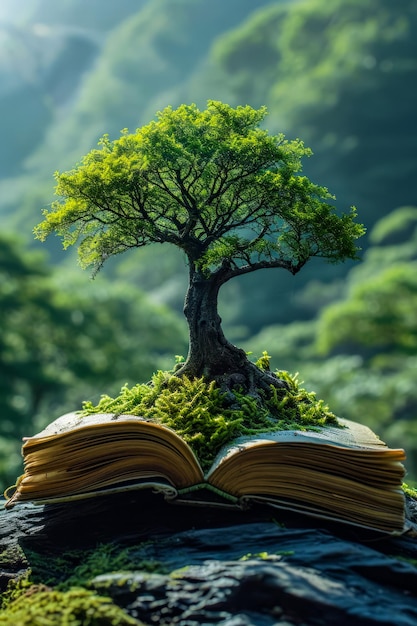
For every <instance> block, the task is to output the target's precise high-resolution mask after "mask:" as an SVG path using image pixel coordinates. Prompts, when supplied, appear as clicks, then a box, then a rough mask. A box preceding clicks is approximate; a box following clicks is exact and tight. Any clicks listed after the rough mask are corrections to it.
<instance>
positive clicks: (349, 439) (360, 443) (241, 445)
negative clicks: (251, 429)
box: [206, 418, 388, 479]
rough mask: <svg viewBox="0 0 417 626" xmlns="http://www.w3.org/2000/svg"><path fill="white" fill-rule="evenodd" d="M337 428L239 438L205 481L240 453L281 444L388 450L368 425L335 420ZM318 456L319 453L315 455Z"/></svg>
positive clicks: (289, 431) (223, 452) (225, 450)
mask: <svg viewBox="0 0 417 626" xmlns="http://www.w3.org/2000/svg"><path fill="white" fill-rule="evenodd" d="M338 422H339V423H340V426H341V427H340V428H338V427H335V426H326V427H317V428H316V429H314V430H308V431H303V430H277V431H272V432H267V433H259V434H257V435H251V436H243V437H238V438H237V439H235V440H234V441H232V442H231V443H230V444H227V445H226V446H224V447H223V448H222V450H221V451H220V453H219V454H218V455H217V457H216V459H215V461H214V463H213V465H212V467H211V469H210V471H209V472H208V474H207V476H206V478H207V479H209V478H210V476H211V475H212V474H213V472H214V471H216V470H217V468H218V467H219V465H220V464H222V463H224V462H225V461H226V460H227V459H228V458H230V457H231V456H233V455H235V454H239V452H241V451H243V450H246V449H248V448H252V447H258V446H263V445H269V444H270V443H283V444H311V445H313V446H314V445H317V444H318V445H320V444H322V445H324V444H325V445H328V446H335V447H340V448H350V449H364V450H388V446H387V445H386V444H385V443H384V442H383V441H381V439H380V438H379V437H378V436H377V435H376V434H375V433H374V432H373V431H372V430H371V429H370V428H368V427H367V426H364V425H363V424H358V423H357V422H352V421H350V420H346V419H342V418H338ZM317 454H319V453H317Z"/></svg>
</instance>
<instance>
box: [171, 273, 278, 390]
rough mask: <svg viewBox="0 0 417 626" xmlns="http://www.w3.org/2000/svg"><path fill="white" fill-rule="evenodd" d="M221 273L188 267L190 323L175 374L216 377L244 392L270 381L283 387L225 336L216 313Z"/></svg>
mask: <svg viewBox="0 0 417 626" xmlns="http://www.w3.org/2000/svg"><path fill="white" fill-rule="evenodd" d="M224 282H226V279H225V276H224V274H222V273H221V272H218V273H217V274H215V275H211V276H210V277H208V278H207V277H205V276H204V275H203V274H202V273H201V272H199V271H198V270H196V269H195V268H191V270H190V283H189V287H188V291H187V295H186V298H185V305H184V315H185V317H186V319H187V322H188V327H189V351H188V356H187V360H186V361H185V363H184V365H183V366H182V367H181V368H180V369H179V370H178V371H177V372H176V374H177V375H178V376H183V375H186V376H189V377H201V376H204V377H205V378H207V379H208V380H215V381H216V382H217V383H218V384H219V385H220V386H221V387H222V388H224V389H229V390H230V389H233V387H240V388H241V389H243V390H244V391H245V392H246V393H248V394H251V395H257V390H259V389H266V390H268V389H269V386H270V385H274V386H276V387H286V386H287V385H286V383H285V382H284V381H282V380H280V379H279V378H278V377H277V376H275V374H273V373H272V372H268V371H264V370H261V369H259V368H258V367H256V365H254V363H251V362H250V361H249V360H248V358H247V356H246V353H245V351H244V350H242V349H241V348H237V347H236V346H234V345H233V344H231V343H230V342H229V341H228V340H227V339H226V337H225V335H224V333H223V330H222V326H221V322H222V320H221V317H220V315H219V313H218V295H219V290H220V287H221V286H222V284H223V283H224Z"/></svg>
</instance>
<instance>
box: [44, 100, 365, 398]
mask: <svg viewBox="0 0 417 626" xmlns="http://www.w3.org/2000/svg"><path fill="white" fill-rule="evenodd" d="M265 115H266V109H265V108H261V109H259V110H255V109H253V108H251V107H249V106H244V107H243V106H238V107H237V108H232V107H230V106H228V105H226V104H223V103H221V102H216V101H209V102H208V106H207V109H206V110H204V111H200V110H199V109H198V108H197V107H196V106H195V105H181V106H180V107H179V108H178V109H176V110H173V109H172V108H170V107H168V108H166V109H164V110H163V111H162V112H161V113H159V114H158V119H157V120H156V121H153V122H151V123H150V124H148V125H146V126H144V127H142V128H140V129H138V130H137V131H136V132H135V133H133V134H129V133H128V132H127V131H125V132H123V134H122V136H121V137H120V138H119V139H117V140H114V141H110V140H109V139H108V137H106V136H105V137H104V138H103V139H102V140H101V142H100V147H99V148H98V149H95V150H92V151H91V152H89V153H88V154H87V155H86V156H85V157H84V159H83V160H82V162H81V163H80V164H79V165H78V166H77V167H76V168H75V169H73V170H71V171H69V172H65V173H61V174H59V173H58V174H57V175H56V177H57V181H58V185H57V190H56V191H57V194H58V195H59V196H60V198H59V199H58V200H57V201H55V203H54V204H53V205H52V208H51V209H47V210H45V211H44V221H43V222H41V223H40V224H39V225H38V227H37V228H36V231H35V232H36V235H37V236H38V237H39V238H40V239H44V238H45V237H47V236H48V235H49V234H50V233H53V232H57V233H58V234H59V235H60V236H61V237H62V238H63V241H64V246H65V247H68V246H70V245H73V244H75V243H79V254H80V259H81V262H82V264H83V265H85V266H88V265H92V266H93V267H94V268H95V270H98V269H99V268H100V267H101V266H102V265H103V263H104V262H105V260H106V259H108V258H109V257H112V256H114V255H116V254H119V253H121V252H125V251H127V250H129V249H132V248H140V247H143V246H146V245H148V244H151V243H159V244H163V243H170V244H173V245H174V246H177V247H178V248H180V249H181V250H182V251H183V252H184V254H185V256H186V258H187V262H188V266H189V289H188V292H187V296H186V301H185V308H184V312H185V315H186V318H187V321H188V325H189V330H190V347H189V353H188V358H187V361H186V363H185V364H184V366H183V367H182V368H181V370H180V372H181V373H182V374H184V373H187V374H189V375H193V376H200V375H205V376H207V377H208V378H214V379H219V378H222V377H223V376H226V377H227V379H228V381H229V382H230V380H232V379H234V380H237V381H239V384H243V386H245V387H246V388H248V389H249V388H251V387H252V384H253V378H254V372H253V368H252V369H251V368H250V365H252V364H249V362H248V361H247V359H246V356H245V353H244V352H243V351H242V350H239V349H237V348H236V347H235V346H232V345H231V344H230V343H229V342H228V341H227V340H226V338H225V337H224V335H223V332H222V330H221V320H220V318H219V316H218V313H217V297H218V292H219V289H220V287H221V286H222V285H223V284H224V283H226V282H227V281H228V280H230V279H231V278H233V277H236V276H240V275H243V274H248V273H251V272H254V271H257V270H259V269H266V268H281V269H286V270H288V271H289V272H291V273H292V274H296V273H297V272H298V271H299V270H300V269H301V268H302V267H303V266H304V265H305V263H306V262H307V261H308V260H309V259H310V258H312V257H323V258H325V259H327V260H328V261H331V262H339V261H343V260H345V259H347V258H356V256H357V247H356V245H355V242H356V239H357V238H358V237H359V236H360V235H361V234H362V233H363V228H362V226H360V225H359V224H357V223H355V221H354V218H355V215H356V212H355V210H354V209H353V208H352V209H351V210H350V212H349V213H347V214H342V215H341V216H339V215H337V213H336V211H335V209H334V207H333V205H332V203H331V200H332V196H331V195H330V194H329V192H328V191H327V189H325V188H324V187H320V186H318V185H315V184H314V183H312V182H311V181H310V180H309V179H308V178H306V177H305V176H301V175H299V172H300V170H301V160H302V158H303V157H305V156H309V155H310V150H309V149H308V148H305V147H304V145H303V143H302V142H301V141H299V140H294V141H288V140H286V139H285V138H284V136H283V135H282V134H280V135H270V134H269V133H268V132H267V131H266V130H263V129H262V128H260V124H261V122H262V121H263V120H264V118H265ZM249 370H250V371H249ZM255 377H256V376H255ZM258 383H259V381H258ZM269 384H271V381H270V380H268V386H269ZM261 386H262V385H261Z"/></svg>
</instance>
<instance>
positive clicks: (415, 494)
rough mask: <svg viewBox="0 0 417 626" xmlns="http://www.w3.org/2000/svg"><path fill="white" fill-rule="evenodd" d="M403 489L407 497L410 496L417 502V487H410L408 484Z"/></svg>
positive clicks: (404, 484) (403, 485)
mask: <svg viewBox="0 0 417 626" xmlns="http://www.w3.org/2000/svg"><path fill="white" fill-rule="evenodd" d="M402 488H403V491H404V493H405V494H406V495H407V496H410V498H414V500H417V489H416V488H415V487H411V486H410V485H407V483H403V484H402Z"/></svg>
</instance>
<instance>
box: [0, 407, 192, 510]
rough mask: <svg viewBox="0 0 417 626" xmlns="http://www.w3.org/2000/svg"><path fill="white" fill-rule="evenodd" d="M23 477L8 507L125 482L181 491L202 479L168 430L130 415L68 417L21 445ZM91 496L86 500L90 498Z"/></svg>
mask: <svg viewBox="0 0 417 626" xmlns="http://www.w3.org/2000/svg"><path fill="white" fill-rule="evenodd" d="M22 451H23V455H24V467H25V472H24V474H23V476H22V477H20V479H19V480H18V483H17V485H16V490H15V492H14V494H13V496H12V498H11V500H10V501H9V502H8V505H9V507H10V506H13V504H14V503H15V502H17V501H21V500H37V501H40V500H45V499H50V498H67V497H68V496H77V495H78V494H81V493H82V494H86V493H89V494H96V492H98V491H100V490H102V489H106V490H109V489H114V488H118V486H119V485H122V489H121V490H123V489H124V486H123V485H126V482H128V481H129V482H137V483H140V482H141V481H143V480H144V479H146V480H147V481H148V482H149V481H151V482H154V483H158V482H159V483H160V484H162V485H164V484H165V483H166V482H168V483H169V484H170V485H171V486H172V487H174V488H178V489H181V488H185V487H187V486H190V485H193V484H195V483H200V482H202V481H203V480H204V476H203V472H202V470H201V467H200V465H199V462H198V460H197V458H196V456H195V455H194V453H193V452H192V450H191V448H190V447H189V446H188V445H187V444H186V443H185V442H184V441H183V440H182V439H181V437H179V436H178V435H177V434H176V433H175V432H174V431H173V430H171V429H169V428H166V427H165V426H162V425H160V424H155V423H154V422H151V421H149V420H146V419H144V418H141V417H136V416H132V415H121V416H118V417H115V416H114V415H113V414H103V413H102V414H94V415H89V416H86V417H80V415H79V414H78V413H69V414H67V415H63V416H62V417H60V418H58V419H57V420H55V422H52V423H51V424H50V425H49V426H47V427H46V428H45V429H44V430H43V431H41V432H40V433H38V434H37V435H35V436H34V437H26V438H25V439H24V444H23V448H22ZM90 497H91V496H90Z"/></svg>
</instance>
